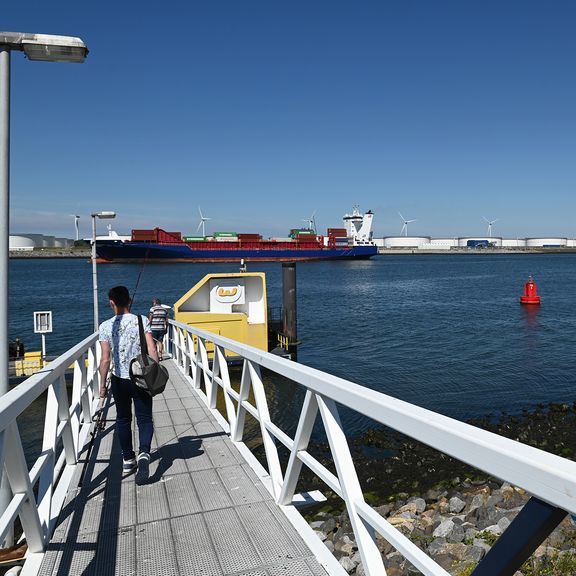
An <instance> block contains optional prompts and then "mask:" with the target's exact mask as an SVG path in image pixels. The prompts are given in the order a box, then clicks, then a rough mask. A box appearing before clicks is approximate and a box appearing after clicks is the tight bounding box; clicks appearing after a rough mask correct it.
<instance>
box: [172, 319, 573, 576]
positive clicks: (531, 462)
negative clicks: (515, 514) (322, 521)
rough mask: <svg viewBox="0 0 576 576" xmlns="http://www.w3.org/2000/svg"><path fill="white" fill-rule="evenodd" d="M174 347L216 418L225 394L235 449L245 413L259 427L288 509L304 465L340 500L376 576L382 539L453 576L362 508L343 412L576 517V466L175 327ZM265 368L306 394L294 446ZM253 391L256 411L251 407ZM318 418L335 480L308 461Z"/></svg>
mask: <svg viewBox="0 0 576 576" xmlns="http://www.w3.org/2000/svg"><path fill="white" fill-rule="evenodd" d="M169 340H170V344H171V346H172V352H173V357H174V359H175V360H176V362H177V364H178V366H179V367H180V369H181V370H182V371H183V372H184V374H185V375H187V376H188V377H189V378H190V379H191V382H192V385H193V386H194V388H196V389H197V390H198V391H199V392H200V393H201V395H202V396H203V397H204V399H205V402H206V404H207V405H208V407H209V408H211V409H212V410H213V411H216V399H217V392H218V387H220V388H221V389H222V390H223V392H224V400H225V415H222V416H225V418H226V421H227V423H228V427H229V433H230V437H231V439H232V441H234V442H237V443H241V442H242V438H243V433H244V421H245V416H246V414H247V413H248V414H251V415H252V416H253V417H254V418H256V419H257V420H258V422H259V423H260V429H261V432H262V439H263V444H264V450H265V455H266V463H267V470H268V474H269V480H270V483H269V484H270V485H269V489H270V491H271V493H272V494H273V496H274V498H275V500H276V502H277V503H278V504H279V505H281V506H287V505H289V504H290V503H291V502H292V499H293V497H294V496H295V494H294V492H295V488H296V484H297V481H298V479H299V476H300V471H301V468H302V465H305V466H307V467H308V468H309V469H310V470H312V472H314V474H316V475H317V476H318V477H319V478H320V479H321V480H322V481H324V482H325V483H326V484H327V485H328V487H329V488H330V489H331V490H333V491H334V492H335V493H336V494H338V495H339V496H340V497H341V498H343V500H344V501H345V504H346V508H347V511H348V514H349V517H350V521H351V524H352V527H353V530H354V533H355V536H356V541H357V544H358V549H359V552H360V555H361V558H362V564H363V566H364V570H365V572H366V574H368V575H369V576H375V575H376V574H378V575H381V574H386V571H385V568H384V565H383V563H382V557H381V554H380V552H379V550H378V548H377V545H376V538H375V535H376V533H379V534H380V535H381V536H382V537H383V538H384V539H386V540H387V541H388V542H389V543H390V544H392V545H393V546H394V547H395V548H396V549H397V550H398V551H399V552H400V553H401V554H402V555H403V556H404V557H405V558H406V559H408V561H409V562H411V563H412V564H413V565H414V566H415V567H416V568H418V569H419V570H420V571H421V572H422V573H423V574H426V575H431V576H449V574H448V572H446V571H445V570H444V569H443V568H441V567H440V566H439V565H438V564H437V563H436V562H434V561H433V560H432V559H431V558H430V557H429V556H428V555H427V554H426V553H425V552H423V551H422V550H420V548H418V547H417V546H416V545H415V544H413V543H412V542H411V541H410V540H409V539H408V538H407V537H406V536H404V535H403V534H402V533H401V532H400V531H399V530H397V529H396V528H394V527H393V526H392V525H391V524H390V523H389V522H388V521H387V520H386V519H385V518H383V517H382V516H381V515H380V514H378V513H377V512H376V511H375V510H374V509H373V508H372V507H371V506H369V505H368V504H367V503H366V501H365V500H364V497H363V494H362V489H361V486H360V482H359V480H358V476H357V474H356V470H355V467H354V462H353V459H352V455H351V452H350V449H349V446H348V443H347V440H346V436H345V434H344V430H343V428H342V424H341V422H340V418H339V414H338V406H339V405H341V406H346V408H348V409H352V410H354V411H356V412H358V413H359V414H362V415H364V416H367V417H369V418H371V419H373V420H375V421H376V422H379V423H381V424H383V425H385V426H388V427H390V428H393V429H395V430H397V431H399V432H401V433H403V434H406V435H407V436H410V437H412V438H414V439H416V440H418V441H421V442H423V443H425V444H427V445H429V446H431V447H433V448H435V449H437V450H439V451H440V452H443V453H445V454H448V455H450V456H452V457H454V458H457V459H458V460H461V461H462V462H465V463H467V464H470V465H471V466H474V467H476V468H479V469H481V470H484V471H485V472H487V473H488V474H490V475H492V476H495V477H497V478H500V479H502V480H505V481H508V482H510V483H511V484H514V485H515V486H519V487H521V488H524V489H525V490H526V491H527V492H529V493H531V494H532V495H534V496H536V497H537V498H539V499H540V500H543V501H544V502H547V503H548V504H551V505H553V506H556V507H558V508H562V509H563V510H566V511H567V512H571V513H573V514H574V513H576V462H573V461H569V460H566V459H563V458H560V457H558V456H554V455H552V454H550V453H548V452H544V451H542V450H538V449H536V448H532V447H530V446H527V445H525V444H521V443H519V442H515V441H513V440H509V439H507V438H504V437H502V436H498V435H497V434H493V433H491V432H487V431H485V430H482V429H479V428H475V427H474V426H471V425H469V424H465V423H463V422H459V421H458V420H454V419H452V418H448V417H446V416H442V415H440V414H437V413H435V412H431V411H430V410H426V409H424V408H420V407H418V406H415V405H413V404H409V403H407V402H403V401H401V400H398V399H396V398H393V397H391V396H387V395H385V394H382V393H380V392H376V391H374V390H370V389H368V388H365V387H362V386H359V385H358V384H354V383H353V382H350V381H347V380H344V379H342V378H338V377H335V376H331V375H330V374H326V373H324V372H321V371H319V370H316V369H314V368H310V367H308V366H304V365H302V364H297V363H295V362H292V361H290V360H286V359H284V358H280V357H278V356H275V355H272V354H269V353H267V352H263V351H262V350H259V349H256V348H253V347H251V346H247V345H243V344H240V343H238V342H236V341H233V340H230V339H228V338H224V337H221V336H218V335H216V334H213V333H210V332H206V331H202V330H199V329H196V328H193V327H190V326H187V325H185V324H181V323H179V322H175V321H172V320H171V321H170V335H169ZM194 341H196V345H195V344H194ZM208 342H209V343H211V345H213V346H214V349H213V351H210V348H211V345H210V347H209V348H208V349H207V343H208ZM226 351H229V352H232V353H235V354H237V355H239V356H240V357H241V359H242V363H243V368H242V376H241V380H240V388H239V391H236V390H234V389H233V388H232V384H231V380H230V375H229V371H228V365H227V362H226ZM209 354H210V355H211V357H210V358H209ZM262 368H264V369H266V370H270V371H272V372H274V373H276V374H278V375H281V376H283V377H286V378H288V379H290V380H292V381H293V382H295V383H296V384H298V385H299V386H302V387H303V388H304V389H305V398H304V403H303V406H302V411H301V413H300V419H299V422H298V426H297V430H296V433H295V435H294V438H291V437H289V436H288V435H287V434H285V433H284V432H283V431H282V430H280V428H279V427H278V426H277V425H276V424H274V422H273V421H272V419H271V415H270V412H269V410H268V405H267V401H266V394H265V389H264V384H263V381H262V375H261V369H262ZM250 391H252V395H253V398H254V404H251V403H250V401H249V393H250ZM318 414H319V415H320V419H321V421H322V423H323V425H324V428H325V431H326V435H327V438H328V443H329V446H330V450H331V455H332V458H333V461H334V464H335V468H336V472H337V474H336V475H334V474H333V473H332V472H330V470H328V469H327V468H326V467H325V466H323V465H322V464H321V463H320V462H319V461H318V460H317V459H316V458H314V457H313V456H312V455H311V454H310V453H309V452H308V445H309V443H310V438H311V435H312V429H313V426H314V423H315V421H316V419H317V416H318ZM278 442H279V443H280V444H283V445H284V446H285V447H286V448H287V449H288V450H289V452H290V456H289V460H288V465H287V467H286V471H285V473H284V474H282V469H281V466H280V460H279V456H278V450H277V443H278ZM415 473H416V472H415Z"/></svg>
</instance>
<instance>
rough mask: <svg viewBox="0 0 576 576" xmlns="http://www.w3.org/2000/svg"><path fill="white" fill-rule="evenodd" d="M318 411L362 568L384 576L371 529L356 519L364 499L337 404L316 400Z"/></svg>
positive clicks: (380, 558) (325, 400)
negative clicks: (358, 508) (357, 503)
mask: <svg viewBox="0 0 576 576" xmlns="http://www.w3.org/2000/svg"><path fill="white" fill-rule="evenodd" d="M317 401H318V407H319V409H320V414H321V416H322V421H323V422H324V427H325V429H326V434H327V436H328V443H329V444H330V451H331V452H332V456H333V458H334V465H335V467H336V472H337V475H338V479H339V481H340V486H341V487H342V494H343V496H344V501H345V502H346V508H347V510H348V517H349V518H350V523H351V524H352V528H353V530H354V534H355V535H356V541H357V542H358V551H359V552H360V556H361V558H362V565H363V567H364V571H365V573H366V574H367V575H368V576H380V575H382V574H386V570H385V568H384V564H383V562H382V555H381V554H380V550H378V546H377V545H376V535H375V533H374V528H372V526H370V525H368V524H366V523H365V522H364V520H363V519H362V518H360V516H359V515H358V512H357V511H356V507H355V506H354V503H355V502H363V501H364V495H363V494H362V488H361V487H360V481H359V480H358V475H357V474H356V468H355V467H354V462H353V461H352V455H351V454H350V448H349V447H348V441H347V440H346V435H345V434H344V430H343V428H342V423H341V422H340V416H339V415H338V408H337V407H336V402H334V401H333V400H330V399H328V398H323V397H321V396H317Z"/></svg>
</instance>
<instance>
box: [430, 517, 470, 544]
mask: <svg viewBox="0 0 576 576" xmlns="http://www.w3.org/2000/svg"><path fill="white" fill-rule="evenodd" d="M432 536H434V537H435V538H446V540H448V541H449V542H462V540H464V529H463V528H462V526H461V525H460V524H456V523H455V522H454V521H453V520H444V522H442V523H441V524H440V526H438V528H436V530H434V532H433V533H432Z"/></svg>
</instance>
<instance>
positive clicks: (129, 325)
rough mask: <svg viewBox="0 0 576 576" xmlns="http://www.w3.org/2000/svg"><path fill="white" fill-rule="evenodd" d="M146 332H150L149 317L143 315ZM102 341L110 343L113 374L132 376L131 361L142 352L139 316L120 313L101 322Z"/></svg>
mask: <svg viewBox="0 0 576 576" xmlns="http://www.w3.org/2000/svg"><path fill="white" fill-rule="evenodd" d="M142 322H143V324H144V333H146V332H150V323H149V322H148V318H146V317H144V316H142ZM99 340H100V342H108V343H109V344H110V357H111V359H112V374H114V376H118V377H119V378H129V377H130V372H129V369H130V361H131V360H132V359H133V358H136V356H138V354H140V333H139V331H138V316H136V315H135V314H120V315H119V316H114V317H113V318H110V319H109V320H106V321H105V322H102V324H100V337H99Z"/></svg>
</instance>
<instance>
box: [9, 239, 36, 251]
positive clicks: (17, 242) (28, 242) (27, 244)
mask: <svg viewBox="0 0 576 576" xmlns="http://www.w3.org/2000/svg"><path fill="white" fill-rule="evenodd" d="M8 246H9V248H8V249H9V250H23V251H24V250H25V251H31V250H34V246H35V244H34V240H32V238H28V237H27V236H10V241H9V244H8Z"/></svg>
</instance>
